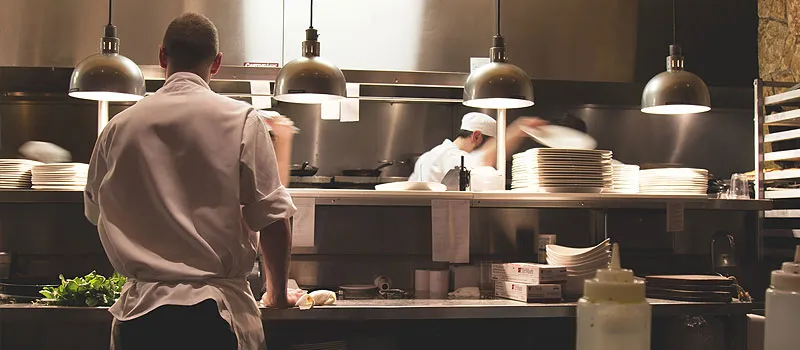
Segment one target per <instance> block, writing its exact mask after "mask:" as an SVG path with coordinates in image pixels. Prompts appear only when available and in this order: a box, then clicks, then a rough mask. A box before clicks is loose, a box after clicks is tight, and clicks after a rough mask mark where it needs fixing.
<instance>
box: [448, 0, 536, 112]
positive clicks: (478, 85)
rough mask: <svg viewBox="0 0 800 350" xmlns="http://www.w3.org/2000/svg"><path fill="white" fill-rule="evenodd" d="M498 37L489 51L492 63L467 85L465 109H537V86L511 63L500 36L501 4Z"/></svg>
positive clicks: (465, 89)
mask: <svg viewBox="0 0 800 350" xmlns="http://www.w3.org/2000/svg"><path fill="white" fill-rule="evenodd" d="M496 5H497V6H496V7H497V22H496V24H497V33H496V34H495V36H494V39H493V45H492V48H491V49H490V50H489V54H490V56H491V62H490V63H488V64H485V65H483V66H481V67H480V68H478V69H476V70H475V71H473V72H472V73H471V74H470V75H469V77H468V78H467V82H466V83H465V84H464V102H463V103H464V105H466V106H469V107H474V108H491V109H510V108H524V107H529V106H533V84H532V83H531V78H530V77H529V76H528V74H526V73H525V71H524V70H522V68H519V67H517V66H515V65H513V64H511V63H508V59H507V58H506V46H505V39H503V36H502V35H500V0H497V1H496Z"/></svg>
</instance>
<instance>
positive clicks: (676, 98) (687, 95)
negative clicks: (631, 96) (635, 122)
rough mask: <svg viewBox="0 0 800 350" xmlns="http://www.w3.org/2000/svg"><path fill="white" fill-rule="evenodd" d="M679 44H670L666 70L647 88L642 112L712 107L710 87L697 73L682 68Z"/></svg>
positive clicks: (695, 110) (699, 110) (685, 111)
mask: <svg viewBox="0 0 800 350" xmlns="http://www.w3.org/2000/svg"><path fill="white" fill-rule="evenodd" d="M683 64H684V63H683V56H681V50H680V47H679V46H678V45H671V46H670V56H669V57H667V71H666V72H662V73H659V74H658V75H656V76H655V77H653V78H652V79H650V81H649V82H647V85H646V86H645V87H644V91H643V92H642V112H644V113H650V114H692V113H702V112H707V111H709V110H711V97H710V95H709V93H708V86H706V83H705V82H703V79H700V77H698V76H697V75H694V74H692V73H690V72H687V71H685V70H684V69H683Z"/></svg>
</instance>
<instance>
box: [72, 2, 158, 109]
mask: <svg viewBox="0 0 800 350" xmlns="http://www.w3.org/2000/svg"><path fill="white" fill-rule="evenodd" d="M111 6H112V0H109V1H108V24H107V25H106V27H105V35H104V36H103V40H102V47H101V52H100V53H98V54H94V55H91V56H89V57H87V58H86V59H84V60H83V61H81V62H80V63H78V65H77V66H76V67H75V69H74V70H73V71H72V78H70V82H69V95H70V96H72V97H76V98H82V99H87V100H98V101H138V100H140V99H142V97H144V93H145V91H146V90H145V87H144V75H142V70H141V69H139V66H137V65H136V63H133V61H131V60H130V59H129V58H127V57H125V56H122V55H120V54H119V38H117V27H115V26H114V25H113V24H111Z"/></svg>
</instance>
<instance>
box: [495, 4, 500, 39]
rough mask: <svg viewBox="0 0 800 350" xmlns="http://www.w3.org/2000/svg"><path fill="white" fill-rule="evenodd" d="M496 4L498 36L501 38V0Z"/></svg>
mask: <svg viewBox="0 0 800 350" xmlns="http://www.w3.org/2000/svg"><path fill="white" fill-rule="evenodd" d="M496 4H497V36H500V0H497V1H496Z"/></svg>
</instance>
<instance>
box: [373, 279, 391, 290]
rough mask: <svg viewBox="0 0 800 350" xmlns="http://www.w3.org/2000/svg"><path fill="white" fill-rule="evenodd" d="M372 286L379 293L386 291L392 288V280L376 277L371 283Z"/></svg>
mask: <svg viewBox="0 0 800 350" xmlns="http://www.w3.org/2000/svg"><path fill="white" fill-rule="evenodd" d="M372 284H374V285H375V287H377V288H378V290H379V291H382V290H387V289H391V288H392V279H391V278H389V277H385V276H378V277H375V280H373V281H372Z"/></svg>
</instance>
